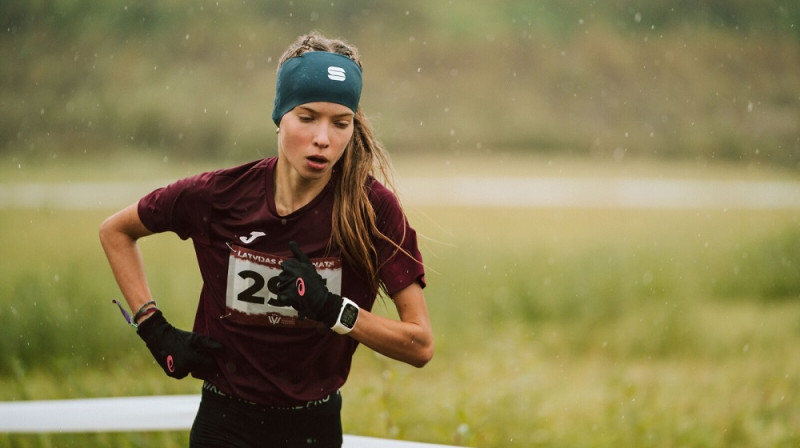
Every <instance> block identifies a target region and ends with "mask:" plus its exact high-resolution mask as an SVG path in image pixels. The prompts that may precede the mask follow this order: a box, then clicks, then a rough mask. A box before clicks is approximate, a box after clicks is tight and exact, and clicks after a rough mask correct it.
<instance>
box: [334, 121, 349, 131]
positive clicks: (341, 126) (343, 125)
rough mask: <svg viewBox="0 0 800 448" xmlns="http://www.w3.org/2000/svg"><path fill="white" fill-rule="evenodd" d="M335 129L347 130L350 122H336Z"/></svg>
mask: <svg viewBox="0 0 800 448" xmlns="http://www.w3.org/2000/svg"><path fill="white" fill-rule="evenodd" d="M336 127H337V128H339V129H347V128H349V127H350V121H349V120H341V121H337V122H336Z"/></svg>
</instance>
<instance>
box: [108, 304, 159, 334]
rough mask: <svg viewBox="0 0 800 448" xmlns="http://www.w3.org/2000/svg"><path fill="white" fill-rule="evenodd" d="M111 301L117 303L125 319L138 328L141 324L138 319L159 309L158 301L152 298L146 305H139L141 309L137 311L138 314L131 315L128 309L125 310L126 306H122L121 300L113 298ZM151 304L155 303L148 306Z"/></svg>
mask: <svg viewBox="0 0 800 448" xmlns="http://www.w3.org/2000/svg"><path fill="white" fill-rule="evenodd" d="M111 303H114V304H115V305H117V306H118V307H119V311H120V312H121V313H122V317H124V318H125V321H126V322H128V323H129V324H131V326H132V327H133V328H138V327H139V324H138V323H137V321H138V320H139V318H140V317H144V316H146V315H148V314H150V313H153V312H155V311H157V310H158V306H157V305H156V301H155V300H150V301H148V302H147V303H145V304H144V305H142V306H141V307H139V310H138V311H136V314H134V315H133V316H131V315H130V314H128V312H127V311H125V308H123V307H122V303H121V302H120V301H118V300H112V301H111ZM150 305H153V306H152V307H150V308H148V307H149V306H150Z"/></svg>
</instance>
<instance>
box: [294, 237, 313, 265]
mask: <svg viewBox="0 0 800 448" xmlns="http://www.w3.org/2000/svg"><path fill="white" fill-rule="evenodd" d="M289 248H290V249H292V253H293V254H294V257H295V258H297V259H298V260H300V261H303V262H306V263H311V260H309V259H308V257H307V256H306V254H304V253H303V251H301V250H300V247H299V246H297V243H295V242H294V241H289Z"/></svg>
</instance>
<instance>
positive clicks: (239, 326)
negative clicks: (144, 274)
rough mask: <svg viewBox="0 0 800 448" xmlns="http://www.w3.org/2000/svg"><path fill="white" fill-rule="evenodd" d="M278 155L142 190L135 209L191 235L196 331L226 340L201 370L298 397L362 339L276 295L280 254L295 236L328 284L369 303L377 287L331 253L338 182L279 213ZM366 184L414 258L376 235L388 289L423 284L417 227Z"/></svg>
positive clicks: (227, 384)
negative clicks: (281, 302)
mask: <svg viewBox="0 0 800 448" xmlns="http://www.w3.org/2000/svg"><path fill="white" fill-rule="evenodd" d="M276 163H277V159H276V158H268V159H263V160H259V161H255V162H250V163H247V164H244V165H241V166H238V167H234V168H229V169H223V170H218V171H213V172H207V173H203V174H199V175H196V176H193V177H189V178H186V179H182V180H179V181H177V182H175V183H173V184H171V185H169V186H167V187H164V188H160V189H157V190H155V191H153V192H152V193H150V194H149V195H147V196H145V197H144V198H142V199H141V200H140V201H139V205H138V210H139V217H140V218H141V220H142V222H143V223H144V225H145V226H146V227H147V228H148V229H149V230H150V231H152V232H165V231H172V232H175V233H176V234H177V235H178V236H180V238H182V239H188V238H191V239H192V241H193V243H194V248H195V253H196V255H197V261H198V265H199V267H200V273H201V275H202V278H203V289H202V291H201V294H200V301H199V303H198V307H197V314H196V316H195V323H194V331H196V332H198V333H201V334H205V335H208V336H210V337H212V338H214V339H216V340H217V341H219V342H221V343H222V344H223V345H224V346H225V350H224V352H223V353H222V354H220V355H218V356H217V359H216V361H217V366H218V367H219V370H220V372H219V373H218V374H214V375H205V376H203V377H202V379H204V380H208V381H210V382H211V383H213V384H214V385H216V386H217V387H219V388H220V389H222V390H223V391H225V392H228V393H231V394H234V395H236V396H239V397H241V398H243V399H245V400H249V401H253V402H257V403H262V404H268V405H274V406H293V405H298V404H300V403H305V402H307V401H311V400H316V399H319V398H322V397H325V396H327V395H328V394H330V393H332V392H335V391H336V390H338V389H339V388H340V387H341V386H342V385H343V384H344V382H345V380H346V379H347V376H348V373H349V371H350V362H351V358H352V355H353V352H354V351H355V349H356V347H357V345H358V343H357V342H356V341H355V340H353V339H352V338H350V337H348V336H342V335H338V334H336V333H334V332H333V331H331V330H329V329H328V328H324V327H322V326H321V324H317V323H315V322H313V321H310V320H299V319H298V317H297V312H296V311H295V310H294V309H293V308H291V307H281V306H277V305H275V304H274V303H273V300H274V299H275V295H274V294H272V293H271V292H269V290H268V286H267V285H268V283H269V281H270V279H271V278H273V277H276V276H277V275H278V274H279V273H280V271H281V269H280V262H281V261H282V260H284V259H286V258H288V257H290V256H291V251H290V250H289V241H296V242H297V244H298V245H299V246H300V249H301V250H302V251H303V252H304V253H305V254H306V255H308V257H309V258H311V260H312V262H313V263H314V265H315V266H316V268H317V271H318V272H319V273H320V275H321V276H322V277H323V278H324V279H325V280H326V284H327V287H328V289H329V290H330V291H331V292H334V293H336V294H340V295H342V296H344V297H347V298H349V299H350V300H353V301H354V302H356V303H357V304H358V305H359V306H360V307H361V308H364V309H367V310H371V309H372V305H373V303H374V301H375V297H376V294H377V292H376V291H374V290H372V289H371V288H370V287H369V285H368V282H366V280H365V278H364V277H363V275H360V273H358V272H357V271H355V270H353V268H352V267H351V266H349V265H348V264H347V263H345V262H344V261H343V260H342V259H341V257H340V252H339V251H338V248H334V252H333V253H329V254H326V253H325V252H326V248H327V245H328V241H329V239H330V235H331V210H332V207H333V183H332V182H331V183H329V184H328V185H327V186H326V187H325V189H324V190H323V191H322V192H321V193H320V194H319V195H318V196H317V197H316V198H314V200H312V201H311V202H310V203H309V204H308V205H306V206H305V207H303V208H301V209H299V210H297V211H295V212H294V213H292V214H290V215H287V216H278V213H277V211H276V208H275V200H274V197H275V195H274V192H273V170H274V169H275V165H276ZM334 175H336V174H335V173H334ZM368 190H369V199H370V202H371V203H372V205H373V207H374V209H375V214H376V222H377V225H378V226H379V228H380V230H381V231H382V232H383V233H384V234H385V235H388V236H389V237H391V238H392V239H393V240H394V241H396V242H398V243H401V240H402V244H401V246H402V247H403V248H404V249H405V250H406V251H407V252H408V253H410V254H413V255H414V257H415V258H416V260H414V259H411V258H410V257H408V256H407V255H404V254H403V253H401V252H396V251H395V250H394V248H393V247H391V245H389V244H387V243H385V242H383V241H380V240H376V241H375V242H374V243H375V245H376V248H377V249H378V254H379V257H380V260H379V266H382V267H381V269H380V271H379V275H380V277H381V280H382V281H383V282H384V283H385V284H386V286H387V288H388V291H389V293H390V294H392V293H395V292H397V291H400V290H401V289H403V288H405V287H406V286H408V285H410V284H412V283H413V282H419V283H420V284H421V285H422V286H423V287H424V286H425V278H424V270H423V267H422V264H421V261H422V256H421V255H420V253H419V250H418V248H417V236H416V232H415V231H414V229H413V228H412V227H411V226H410V225H409V224H408V222H407V220H406V219H405V216H404V215H403V213H402V210H401V208H400V205H399V202H398V201H397V198H396V197H395V195H394V194H393V193H392V192H391V191H389V190H388V189H387V188H385V187H384V186H383V185H381V184H380V183H379V182H377V181H376V180H374V179H371V181H370V184H369V187H368ZM404 234H405V239H403V235H404ZM387 258H388V262H386V261H387ZM198 377H200V375H198Z"/></svg>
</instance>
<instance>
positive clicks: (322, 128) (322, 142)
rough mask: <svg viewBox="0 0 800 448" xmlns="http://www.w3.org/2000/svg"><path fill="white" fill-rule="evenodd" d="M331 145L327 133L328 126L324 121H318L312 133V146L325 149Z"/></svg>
mask: <svg viewBox="0 0 800 448" xmlns="http://www.w3.org/2000/svg"><path fill="white" fill-rule="evenodd" d="M330 145H331V140H330V136H329V135H328V126H327V124H326V123H320V124H319V126H317V129H316V132H315V133H314V146H316V147H318V148H320V149H325V148H327V147H328V146H330Z"/></svg>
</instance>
